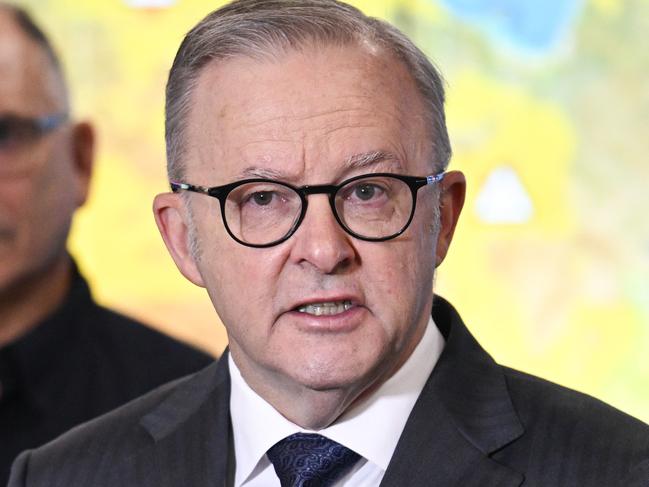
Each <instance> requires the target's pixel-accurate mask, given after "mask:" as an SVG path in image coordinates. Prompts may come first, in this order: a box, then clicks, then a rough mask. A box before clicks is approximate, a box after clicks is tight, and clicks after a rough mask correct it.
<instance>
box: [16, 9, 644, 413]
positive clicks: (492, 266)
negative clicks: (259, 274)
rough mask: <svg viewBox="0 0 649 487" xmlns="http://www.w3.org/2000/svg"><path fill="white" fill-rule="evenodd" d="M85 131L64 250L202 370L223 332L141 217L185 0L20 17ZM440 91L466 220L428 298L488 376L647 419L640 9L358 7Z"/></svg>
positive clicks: (155, 180) (159, 161) (162, 186)
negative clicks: (419, 52)
mask: <svg viewBox="0 0 649 487" xmlns="http://www.w3.org/2000/svg"><path fill="white" fill-rule="evenodd" d="M20 3H21V4H24V5H25V6H27V7H31V9H32V11H33V13H34V14H35V15H36V16H37V18H38V19H39V20H40V21H41V22H42V23H43V24H44V25H45V26H46V28H47V30H48V31H49V32H50V33H51V34H52V37H53V38H54V40H55V43H56V44H57V46H58V47H59V49H60V50H61V52H62V54H63V58H64V63H65V65H66V67H67V71H68V77H69V79H70V84H71V86H72V91H73V100H74V108H75V115H76V116H79V117H85V118H89V119H91V120H93V121H94V123H95V124H96V126H97V129H98V133H99V141H100V144H99V149H98V160H97V168H96V178H95V180H94V184H93V195H92V198H91V201H90V203H89V204H88V205H87V207H86V208H85V209H84V210H83V211H82V212H81V213H80V214H79V217H78V218H77V221H76V223H75V226H74V230H73V238H72V242H71V250H72V252H73V253H74V254H75V255H76V256H78V259H79V261H80V264H81V267H82V269H83V271H84V272H85V273H86V274H87V276H88V277H89V278H90V280H91V282H92V284H93V287H94V289H95V294H96V295H97V297H98V298H99V299H100V300H101V301H102V302H104V303H107V304H109V305H111V306H113V307H117V308H119V309H121V310H124V311H126V312H129V313H132V314H136V315H138V316H139V317H142V318H143V319H147V320H149V321H151V322H153V323H154V324H155V325H156V326H158V327H160V328H162V329H164V330H166V331H168V332H170V333H172V334H175V335H176V336H179V337H181V338H183V339H185V340H188V341H191V342H194V343H196V344H199V345H200V346H202V347H204V348H206V349H208V350H211V351H213V352H215V353H218V352H219V351H220V350H222V349H223V347H224V346H225V344H226V338H225V333H224V330H223V328H222V326H221V324H220V323H219V321H218V319H217V318H216V316H215V315H214V313H213V311H212V308H211V305H210V303H209V301H208V299H207V296H206V294H205V293H204V292H203V290H201V289H197V288H194V287H192V286H191V285H190V284H188V283H186V282H184V280H183V278H182V277H181V276H180V274H179V273H178V272H177V271H176V269H175V268H174V266H173V263H172V262H171V259H170V258H169V257H168V256H167V255H166V251H165V250H164V248H163V244H162V241H161V239H160V238H159V236H158V234H157V230H156V229H155V225H154V223H153V218H152V215H151V201H152V198H153V195H154V194H155V193H157V192H160V191H165V190H166V180H165V173H164V146H163V93H164V82H165V77H166V74H167V71H168V68H169V66H170V64H171V60H172V59H173V55H174V53H175V50H176V48H177V46H178V44H179V43H180V40H181V38H182V35H183V34H184V32H186V30H187V29H188V28H189V27H190V26H191V25H193V24H194V23H195V22H196V21H197V20H198V19H200V18H201V17H202V16H204V15H205V14H206V13H207V12H208V11H210V10H212V9H213V8H215V7H217V6H218V5H219V2H206V1H199V0H183V1H180V0H179V1H176V2H174V1H172V0H129V1H118V0H100V1H93V2H81V1H78V0H77V1H73V0H29V1H26V0H23V1H22V2H20ZM352 3H354V4H355V5H357V6H359V7H361V8H362V9H363V10H365V11H366V12H367V13H370V14H372V15H376V16H379V17H383V18H386V19H389V20H390V21H391V22H394V23H396V24H397V25H398V26H400V27H401V28H402V29H404V30H405V31H407V32H408V33H409V34H410V35H411V36H412V37H413V38H414V39H415V40H416V42H417V43H418V45H420V46H422V47H423V48H424V50H425V51H426V53H427V54H428V55H429V56H430V57H431V58H432V59H433V60H434V62H435V63H436V64H437V65H438V66H439V67H440V69H441V70H442V72H443V73H444V75H445V78H446V81H447V89H448V124H449V130H450V134H451V140H452V143H453V148H454V157H453V160H452V167H453V168H454V169H460V170H462V171H464V172H465V173H466V175H467V179H468V183H469V192H468V198H467V203H466V207H465V212H464V215H463V220H462V221H461V224H460V227H459V229H458V232H457V235H456V239H455V242H454V246H453V248H452V249H451V254H450V256H449V259H448V260H447V262H445V263H444V264H443V266H442V267H441V268H440V270H439V273H438V277H437V282H436V292H439V293H440V294H442V295H444V296H445V297H446V298H448V299H450V300H451V301H452V302H453V303H454V304H455V305H456V307H457V308H458V309H459V310H460V311H461V313H462V315H463V317H464V319H465V321H466V322H467V323H468V325H469V327H470V328H471V330H472V331H473V332H474V333H475V334H476V336H477V337H478V338H479V340H480V341H481V342H482V344H483V345H484V346H485V347H486V348H487V349H488V350H490V351H491V352H492V354H493V355H494V357H495V358H496V359H497V360H498V361H500V362H501V363H504V364H507V365H511V366H514V367H516V368H520V369H523V370H526V371H529V372H532V373H535V374H538V375H541V376H543V377H546V378H549V379H551V380H553V381H556V382H559V383H562V384H565V385H568V386H570V387H573V388H577V389H579V390H582V391H586V392H588V393H590V394H593V395H595V396H598V397H601V398H603V399H605V400H607V401H609V402H611V403H613V404H614V405H616V406H617V407H620V408H622V409H624V410H626V411H629V412H631V413H632V414H634V415H636V416H639V417H641V418H643V419H644V420H645V421H649V387H648V386H647V384H649V358H648V355H649V218H647V217H646V211H647V207H648V206H649V195H648V190H649V163H648V162H647V161H648V159H647V157H648V155H649V136H648V135H647V132H648V128H649V127H648V124H649V49H647V46H646V26H647V25H648V23H649V3H647V2H643V1H639V0H635V1H628V2H621V1H617V0H589V1H587V0H581V1H580V0H546V1H543V2H536V1H535V2H532V1H527V2H522V1H519V0H400V1H397V0H383V1H380V0H371V1H370V0H366V1H356V2H352Z"/></svg>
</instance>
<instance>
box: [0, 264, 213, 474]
mask: <svg viewBox="0 0 649 487" xmlns="http://www.w3.org/2000/svg"><path fill="white" fill-rule="evenodd" d="M73 272H74V277H73V280H72V285H71V288H70V291H69V293H68V295H67V297H66V298H65V300H64V302H63V303H62V305H61V306H60V307H59V308H58V309H57V310H56V311H55V312H54V313H53V314H52V315H51V316H49V317H48V318H47V319H45V320H44V321H43V322H42V323H40V324H39V325H37V326H36V327H35V328H34V329H33V330H32V331H30V332H29V333H27V334H26V335H25V336H23V337H21V338H20V339H19V340H17V341H15V342H13V343H11V344H9V345H8V346H6V347H4V348H1V349H0V485H5V484H6V482H7V480H8V479H9V470H10V467H11V462H12V461H13V460H14V458H15V457H16V456H17V455H18V453H20V452H21V451H23V450H25V449H27V448H33V447H36V446H39V445H41V444H43V443H45V442H47V441H49V440H52V439H54V438H55V437H57V436H58V435H60V434H61V433H63V432H65V431H67V430H68V429H70V428H71V427H72V426H75V425H77V424H79V423H81V422H84V421H86V420H89V419H91V418H93V417H95V416H98V415H100V414H102V413H104V412H107V411H109V410H111V409H113V408H115V407H117V406H119V405H121V404H123V403H125V402H127V401H129V400H130V399H133V398H135V397H137V396H139V395H141V394H143V393H145V392H147V391H149V390H151V389H153V388H154V387H156V386H158V385H160V384H163V383H165V382H168V381H170V380H172V379H175V378H178V377H181V376H183V375H186V374H189V373H192V372H195V371H197V370H198V369H201V368H202V367H204V366H205V365H207V364H208V363H210V362H211V361H212V358H210V357H208V356H207V355H204V354H202V353H201V352H198V351H196V350H194V349H192V348H190V347H189V346H187V345H183V344H181V343H179V342H177V341H175V340H173V339H171V338H169V337H167V336H165V335H163V334H161V333H159V332H156V331H154V330H153V329H151V328H149V327H147V326H144V325H142V324H141V323H138V322H136V321H134V320H132V319H130V318H127V317H125V316H123V315H120V314H118V313H115V312H113V311H110V310H108V309H106V308H103V307H101V306H99V305H97V304H96V303H95V302H94V301H93V299H92V296H91V294H90V290H89V288H88V285H87V283H86V282H85V280H84V279H83V278H82V277H81V275H80V274H79V273H78V271H77V270H76V268H75V269H74V271H73Z"/></svg>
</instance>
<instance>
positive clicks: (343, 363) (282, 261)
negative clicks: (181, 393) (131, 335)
mask: <svg viewBox="0 0 649 487" xmlns="http://www.w3.org/2000/svg"><path fill="white" fill-rule="evenodd" d="M422 106H423V104H422V100H421V97H420V95H419V93H418V92H417V90H416V88H415V85H414V82H413V81H412V79H411V78H410V76H409V75H408V73H407V72H406V70H405V68H404V67H403V66H402V65H401V64H400V63H398V62H395V61H394V60H392V59H389V58H388V59H386V56H385V55H383V54H382V53H381V55H379V54H377V53H375V52H372V50H370V49H369V48H360V47H354V46H351V47H322V46H320V47H317V48H305V49H303V50H302V51H299V52H297V51H292V52H288V53H282V54H278V55H277V57H275V58H272V59H268V60H265V61H260V60H252V59H248V58H238V59H233V60H229V61H227V62H222V63H218V64H213V65H208V66H207V67H206V68H205V69H204V70H203V72H202V73H201V76H200V78H199V82H198V85H197V87H196V90H195V92H194V94H193V108H192V111H191V114H190V116H189V120H188V123H189V124H188V139H187V142H188V144H187V146H188V148H189V152H188V154H187V158H186V161H187V166H188V168H187V173H186V177H185V179H186V181H187V182H189V183H191V184H197V185H203V186H216V185H222V184H226V183H229V182H233V181H237V180H241V179H245V178H250V177H268V178H272V179H276V180H280V181H284V182H288V183H291V184H294V185H296V186H302V185H312V184H336V183H339V182H341V181H343V180H345V179H347V178H350V177H353V176H357V175H361V174H367V173H374V172H389V173H396V174H409V175H417V176H425V175H428V174H431V173H432V172H433V161H432V160H431V157H432V155H431V151H430V149H429V146H430V132H429V130H428V125H427V123H426V121H425V113H424V111H423V109H422ZM379 151H380V152H383V153H385V154H389V155H388V156H386V157H384V158H382V159H381V160H379V161H374V162H368V160H364V157H363V155H367V154H371V153H375V152H379ZM436 203H437V200H436V193H435V189H433V187H430V186H429V187H425V188H423V189H422V190H420V192H419V197H418V201H417V211H416V213H415V215H414V219H413V221H412V223H411V225H410V226H409V228H408V230H407V231H406V232H405V233H404V234H402V235H401V236H399V237H397V238H395V239H393V240H389V241H385V242H366V241H361V240H358V239H355V238H353V237H352V236H350V235H349V234H347V233H345V232H344V231H343V229H342V228H341V227H340V226H339V224H338V223H337V222H336V220H335V218H334V215H333V214H332V211H331V208H330V206H329V202H328V199H327V196H326V195H311V196H309V202H308V211H307V213H306V216H305V219H304V221H303V222H302V224H301V225H300V227H299V228H298V230H297V231H296V232H295V234H294V235H293V236H292V237H290V238H289V239H288V240H287V241H285V242H283V243H281V244H279V245H276V246H274V247H269V248H262V249H258V248H249V247H245V246H243V245H240V244H238V243H237V242H235V241H234V240H233V239H232V238H230V237H229V236H228V234H227V233H226V231H225V229H224V226H223V222H222V220H221V215H220V209H219V202H218V201H217V200H216V199H214V198H210V197H207V196H204V195H197V194H191V196H190V205H191V209H192V213H193V219H194V223H195V228H196V237H197V238H198V239H199V248H200V258H198V259H185V260H184V261H181V259H178V258H177V259H176V260H177V262H179V267H180V268H181V270H182V271H183V273H184V274H185V275H186V276H187V277H189V278H190V279H191V280H193V281H194V282H196V283H197V284H199V285H204V286H205V287H206V288H207V290H208V292H209V294H210V297H211V299H212V301H213V303H214V306H215V308H216V310H217V312H218V313H219V315H220V317H221V319H222V320H223V322H224V323H225V325H226V328H227V331H228V337H229V341H230V350H231V353H232V357H233V358H234V360H235V362H236V363H237V365H238V367H239V368H240V369H241V371H242V374H243V376H244V378H245V379H246V380H247V382H248V383H249V384H250V385H251V386H252V387H253V389H255V390H256V391H257V392H258V393H260V394H261V395H262V396H263V397H265V398H266V399H267V400H270V402H271V403H273V404H274V405H277V404H278V403H280V404H281V403H282V400H283V399H282V397H281V396H282V395H283V396H284V397H285V398H287V399H286V400H290V399H288V398H291V397H292V398H295V397H299V395H300V394H301V393H303V392H304V391H339V392H340V395H341V396H340V397H342V398H344V399H342V401H341V403H345V401H349V400H353V398H355V397H357V396H359V395H360V394H362V393H363V392H364V391H366V390H368V389H369V388H371V387H372V386H373V385H376V384H377V383H378V382H381V381H383V380H385V379H386V378H387V377H388V376H389V375H391V374H392V373H393V372H394V371H395V370H396V368H398V366H399V365H400V364H401V363H403V361H405V359H406V358H407V357H408V356H409V354H410V353H411V351H412V350H413V349H414V347H415V346H416V344H417V343H418V341H419V339H420V337H421V336H422V334H423V331H424V329H425V325H426V323H427V322H428V319H429V313H430V309H431V300H432V293H431V289H432V279H433V271H434V267H435V264H436V234H435V232H434V231H433V230H432V227H433V224H434V214H435V212H434V207H435V204H436ZM179 212H182V209H181V208H180V207H179ZM184 218H185V222H187V221H188V219H189V217H188V215H187V214H184ZM185 227H186V226H185ZM185 227H183V228H185ZM183 231H184V230H183ZM163 233H164V231H163ZM179 233H182V232H179ZM185 237H186V235H185ZM181 240H182V239H178V241H181ZM169 241H170V239H169V238H167V243H168V245H169ZM322 303H330V304H332V305H338V306H339V307H338V308H337V309H336V310H335V311H334V312H333V314H327V315H320V316H316V315H315V314H312V313H310V312H309V311H308V310H309V308H307V312H304V309H302V311H300V308H303V307H305V305H309V304H322ZM343 303H347V304H349V303H351V308H349V309H344V308H345V307H340V306H341V305H342V304H343ZM332 307H333V306H332Z"/></svg>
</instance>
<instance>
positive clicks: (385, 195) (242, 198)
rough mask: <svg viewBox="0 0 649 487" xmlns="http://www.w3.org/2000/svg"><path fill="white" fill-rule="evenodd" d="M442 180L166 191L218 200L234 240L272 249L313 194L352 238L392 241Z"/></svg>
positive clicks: (378, 176) (261, 183) (259, 182)
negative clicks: (322, 197)
mask: <svg viewBox="0 0 649 487" xmlns="http://www.w3.org/2000/svg"><path fill="white" fill-rule="evenodd" d="M443 178H444V173H443V172H440V173H438V174H434V175H431V176H425V177H416V176H403V175H400V174H390V173H375V174H364V175H362V176H356V177H353V178H350V179H347V180H345V181H343V182H341V183H340V184H337V185H335V184H318V185H313V186H301V187H296V186H292V185H290V184H288V183H283V182H280V181H273V180H271V179H244V180H241V181H236V182H234V183H230V184H225V185H223V186H214V187H211V188H207V187H204V186H196V185H193V184H187V183H181V182H176V181H172V182H171V190H172V191H173V192H178V191H181V190H182V191H193V192H196V193H201V194H206V195H208V196H212V197H213V198H216V199H218V200H219V202H220V204H221V217H222V218H223V224H224V225H225V229H226V230H227V232H228V233H229V234H230V236H231V237H232V238H233V239H234V240H236V241H237V242H239V243H240V244H242V245H246V246H248V247H271V246H273V245H277V244H280V243H282V242H284V241H285V240H286V239H288V238H289V237H290V236H291V235H293V233H295V231H296V230H297V229H298V227H299V226H300V223H302V220H303V219H304V216H305V215H306V210H307V206H308V199H307V196H309V195H312V194H326V195H328V196H329V204H330V205H331V210H332V211H333V214H334V217H335V218H336V220H337V221H338V223H339V224H340V226H341V227H342V228H343V229H344V230H345V231H346V232H347V233H348V234H350V235H352V236H353V237H355V238H357V239H360V240H366V241H370V242H381V241H384V240H390V239H392V238H395V237H397V236H398V235H401V234H402V233H403V232H404V231H405V230H406V228H408V225H410V222H411V221H412V217H413V215H414V214H415V206H416V204H417V192H418V191H419V189H420V188H422V187H424V186H426V185H429V184H436V183H439V182H440V181H441V180H442V179H443Z"/></svg>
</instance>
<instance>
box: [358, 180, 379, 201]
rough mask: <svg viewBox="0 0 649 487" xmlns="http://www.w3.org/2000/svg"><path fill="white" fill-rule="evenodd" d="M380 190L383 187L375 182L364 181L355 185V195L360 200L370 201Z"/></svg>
mask: <svg viewBox="0 0 649 487" xmlns="http://www.w3.org/2000/svg"><path fill="white" fill-rule="evenodd" d="M380 191H381V189H380V188H378V187H377V186H375V185H373V184H369V183H362V184H358V185H356V186H355V187H354V196H355V197H357V198H358V199H359V200H362V201H369V200H371V199H372V198H374V196H375V195H377V193H379V192H380Z"/></svg>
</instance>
